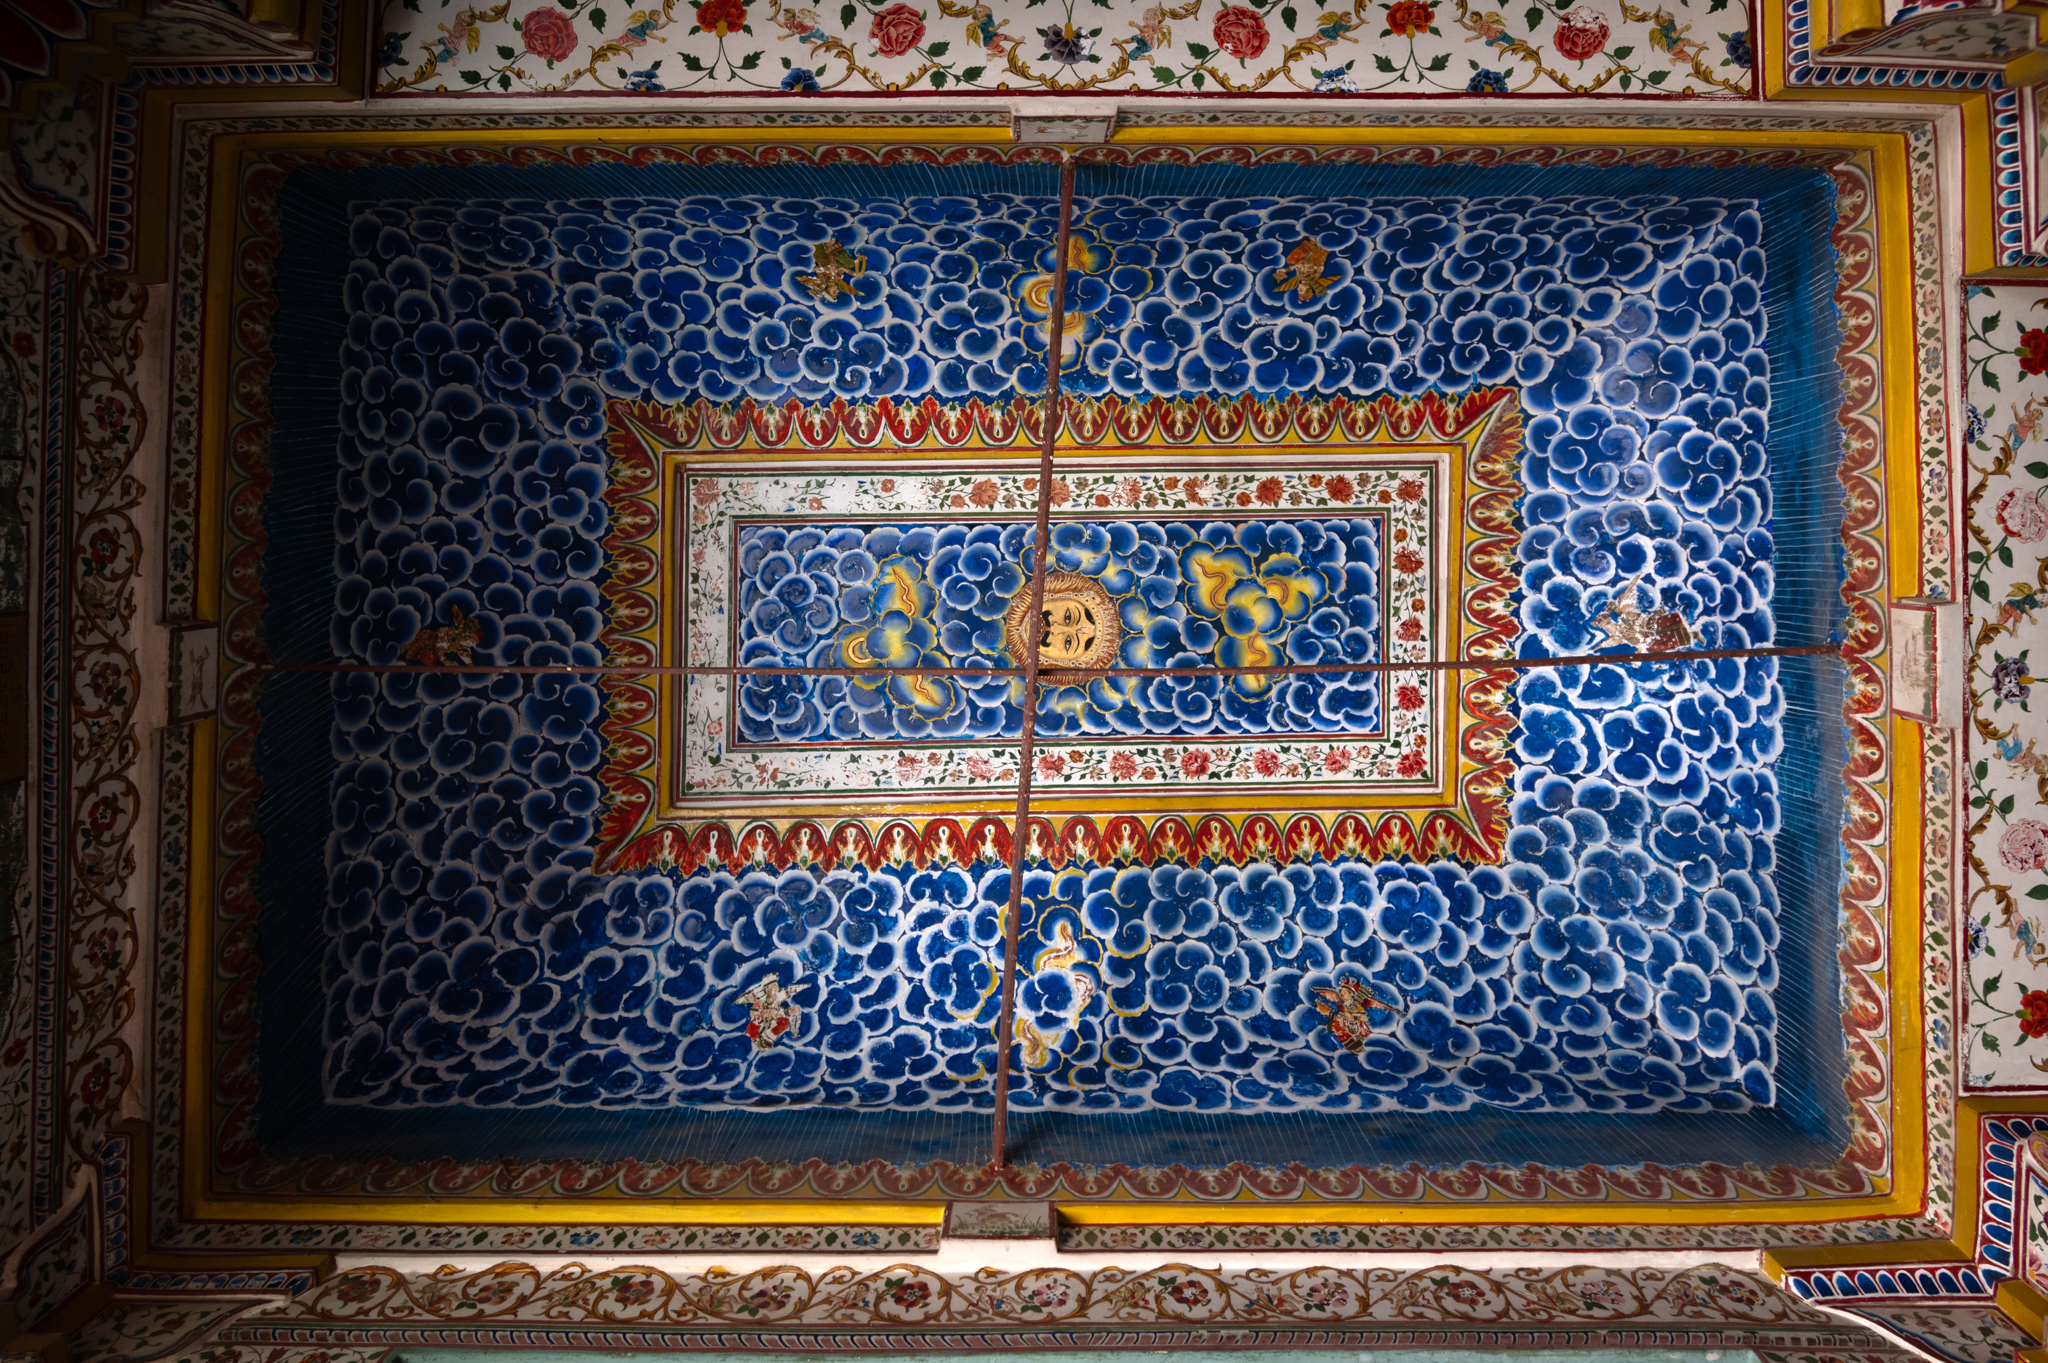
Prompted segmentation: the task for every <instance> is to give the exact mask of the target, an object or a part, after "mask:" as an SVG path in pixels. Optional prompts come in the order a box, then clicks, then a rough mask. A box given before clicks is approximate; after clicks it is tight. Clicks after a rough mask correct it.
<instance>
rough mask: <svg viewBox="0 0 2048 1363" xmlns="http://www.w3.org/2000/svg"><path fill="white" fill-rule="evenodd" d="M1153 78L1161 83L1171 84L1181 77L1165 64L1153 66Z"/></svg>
mask: <svg viewBox="0 0 2048 1363" xmlns="http://www.w3.org/2000/svg"><path fill="white" fill-rule="evenodd" d="M1152 79H1153V80H1156V81H1158V82H1159V83H1160V84H1161V85H1171V84H1173V83H1174V82H1175V81H1177V80H1179V79H1180V77H1179V76H1176V75H1174V74H1173V72H1171V71H1169V70H1167V69H1166V68H1165V67H1163V66H1155V67H1153V68H1152Z"/></svg>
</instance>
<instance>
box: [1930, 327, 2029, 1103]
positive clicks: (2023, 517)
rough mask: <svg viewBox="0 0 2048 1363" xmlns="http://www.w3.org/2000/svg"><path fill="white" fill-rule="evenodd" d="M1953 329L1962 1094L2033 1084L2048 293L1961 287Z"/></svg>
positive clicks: (1941, 1021)
mask: <svg viewBox="0 0 2048 1363" xmlns="http://www.w3.org/2000/svg"><path fill="white" fill-rule="evenodd" d="M1968 325H1969V335H1968V345H1969V357H1970V370H1969V402H1970V406H1969V416H1968V429H1967V431H1966V432H1965V434H1966V437H1967V445H1966V454H1967V460H1968V464H1967V469H1968V482H1967V491H1966V502H1965V509H1966V514H1967V517H1968V520H1967V524H1966V532H1967V534H1968V536H1969V547H1968V550H1967V552H1966V554H1965V556H1964V557H1965V561H1966V565H1967V571H1966V573H1965V580H1966V584H1967V585H1966V587H1965V593H1966V595H1967V598H1968V602H1969V645H1970V724H1971V727H1972V729H1973V730H1974V734H1975V739H1976V744H1975V747H1976V752H1975V755H1974V757H1973V760H1972V761H1971V763H1970V766H1969V768H1968V772H1967V776H1968V781H1969V808H1970V816H1969V829H1970V833H1969V847H1968V855H1969V863H1970V870H1971V875H1970V889H1969V897H1968V900H1967V902H1966V904H1965V907H1964V913H1965V916H1966V924H1965V931H1964V935H1963V942H1962V953H1961V954H1962V957H1963V961H1964V968H1965V970H1966V972H1967V993H1966V1002H1965V1006H1964V1012H1963V1020H1964V1022H1963V1025H1964V1033H1963V1036H1962V1038H1961V1040H1962V1045H1963V1056H1964V1067H1965V1070H1966V1072H1967V1074H1968V1076H1969V1083H1970V1085H1971V1086H1972V1087H1976V1088H1996V1087H2005V1086H2015V1085H2017V1086H2023V1087H2024V1086H2032V1085H2038V1084H2041V1083H2043V1082H2048V1081H2044V1080H2043V1079H2042V1077H2041V1076H2042V1073H2043V1072H2044V1071H2048V1048H2044V1047H2043V1046H2042V1045H2041V1038H2042V1037H2044V1036H2048V928H2044V926H2043V922H2044V911H2043V908H2042V905H2043V903H2044V901H2048V751H2044V748H2048V726H2044V723H2043V715H2042V712H2040V711H2037V710H2035V709H2034V708H2033V707H2034V705H2035V704H2036V703H2037V701H2038V699H2039V698H2038V697H2036V696H2035V695H2034V692H2033V688H2034V686H2035V680H2034V675H2033V672H2032V670H2031V669H2032V668H2033V666H2034V665H2035V660H2036V659H2040V660H2042V664H2043V666H2044V667H2048V648H2044V642H2048V635H2044V634H2043V625H2044V620H2043V617H2042V606H2043V603H2044V601H2048V504H2044V503H2048V452H2044V450H2043V449H2042V448H2041V447H2042V445H2043V443H2044V436H2048V431H2044V430H2043V429H2042V423H2043V419H2044V417H2048V294H2043V293H2042V292H2041V291H2039V290H2036V289H2026V288H2000V289H1988V288H1974V289H1972V290H1971V291H1970V298H1969V303H1968ZM1947 966H1948V962H1947V961H1945V960H1943V961H1940V962H1939V963H1938V964H1937V967H1936V968H1937V969H1942V970H1946V969H1947ZM1947 1023H1948V1020H1947V1019H1946V1018H1936V1019H1933V1020H1932V1021H1931V1025H1932V1026H1935V1027H1946V1026H1947Z"/></svg>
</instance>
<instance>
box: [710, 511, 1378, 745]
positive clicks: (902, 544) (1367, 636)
mask: <svg viewBox="0 0 2048 1363" xmlns="http://www.w3.org/2000/svg"><path fill="white" fill-rule="evenodd" d="M1379 538H1380V522H1379V521H1377V520H1374V519H1366V518H1360V519H1344V520H1302V521H1266V520H1252V521H1236V522H1223V521H1210V522H1203V521H1193V520H1180V521H1136V522H1132V521H1117V522H1106V523H1102V522H1091V521H1061V522H1057V523H1056V524H1055V525H1054V527H1053V532H1052V554H1051V557H1050V558H1049V560H1048V564H1047V566H1048V568H1049V570H1051V571H1054V572H1060V573H1070V574H1074V575H1076V576H1080V577H1084V578H1087V579H1089V580H1090V581H1091V582H1093V583H1095V584H1098V585H1099V587H1100V589H1101V591H1102V593H1103V596H1104V597H1105V598H1107V600H1108V601H1109V603H1110V606H1111V608H1113V609H1114V611H1115V618H1114V620H1112V621H1108V622H1105V623H1108V624H1109V625H1110V626H1111V627H1112V628H1115V629H1116V630H1118V632H1119V633H1120V634H1121V636H1122V644H1121V647H1120V648H1119V649H1118V650H1117V652H1116V655H1115V656H1116V658H1117V660H1118V661H1120V662H1121V663H1122V664H1123V665H1125V666H1129V667H1160V668H1164V667H1187V666H1192V665H1196V664H1199V663H1200V662H1202V661H1204V660H1209V661H1213V662H1215V663H1217V664H1219V665H1222V666H1226V667H1258V666H1262V665H1271V666H1285V665H1288V664H1291V663H1317V662H1371V661H1376V660H1378V659H1379V658H1380V657H1381V656H1382V654H1381V648H1382V642H1383V640H1382V621H1381V607H1380V596H1381V591H1382V588H1381V578H1380V542H1379ZM1029 546H1030V527H1028V526H1024V525H1019V524H1017V523H1014V522H1012V523H1007V524H986V525H971V524H954V525H944V526H941V525H924V526H905V525H841V524H833V525H815V524H805V525H800V526H795V525H793V526H779V525H746V526H742V527H739V528H738V530H737V532H736V544H735V553H736V555H737V557H738V561H739V567H740V573H741V576H740V577H739V579H738V582H737V588H736V590H737V595H736V599H735V607H736V610H737V613H738V615H739V618H740V622H741V623H740V626H739V629H738V631H737V636H736V645H737V651H738V657H739V661H740V662H741V663H742V664H743V665H752V666H759V667H777V668H787V667H804V666H824V667H878V668H882V669H892V668H893V669H897V670H899V671H902V670H908V669H913V668H945V669H949V670H957V671H959V672H961V673H962V675H961V676H960V677H959V678H958V679H957V680H955V679H953V678H909V677H901V678H895V679H890V678H886V677H883V676H879V675H877V676H870V677H865V678H855V679H853V680H851V681H847V680H843V679H839V678H801V677H787V676H767V677H747V678H744V679H743V680H742V681H741V682H740V684H739V686H738V688H737V704H736V728H737V731H738V733H737V737H738V738H739V740H740V741H741V742H743V743H751V744H759V745H771V744H777V743H805V742H817V741H819V740H821V739H845V738H866V739H877V738H913V737H927V736H934V735H936V736H942V737H960V738H979V739H998V738H1009V737H1014V736H1015V735H1017V734H1018V733H1020V732H1022V727H1023V714H1022V711H1021V709H1020V708H1019V692H1020V690H1021V688H1020V687H1019V686H1018V685H1017V684H1016V683H1015V682H1014V681H1013V680H1012V679H1009V678H996V679H992V680H990V679H983V680H980V681H977V680H975V678H974V677H973V675H972V674H973V673H974V671H975V670H976V669H985V668H993V667H1017V666H1021V665H1022V658H1021V657H1018V656H1016V655H1015V654H1014V652H1013V650H1012V649H1011V648H1010V645H1009V640H1008V635H1007V633H1006V630H1005V624H1004V622H1005V618H1006V616H1007V614H1008V612H1009V611H1010V609H1011V606H1012V604H1013V603H1014V602H1015V601H1016V600H1017V597H1018V593H1019V592H1021V591H1023V590H1024V589H1025V587H1026V586H1027V584H1028V583H1029V580H1030V578H1029V572H1030V548H1029ZM1381 721H1382V711H1381V702H1380V685H1379V678H1378V675H1377V674H1372V673H1367V674H1361V675H1356V676H1351V677H1324V676H1315V675H1305V676H1296V677H1285V678H1260V677H1256V676H1248V677H1241V678H1238V679H1236V680H1234V681H1232V682H1229V683H1228V684H1219V683H1218V682H1217V681H1216V680H1215V679H1209V678H1199V677H1160V678H1119V679H1103V680H1098V681H1093V682H1089V683H1086V684H1081V683H1074V682H1066V681H1061V680H1059V679H1057V678H1055V680H1054V683H1053V684H1052V685H1049V686H1047V687H1046V688H1045V690H1044V693H1043V695H1042V697H1041V702H1040V705H1039V710H1038V720H1037V725H1038V731H1039V732H1040V733H1041V734H1060V733H1068V734H1099V735H1126V736H1138V735H1157V734H1188V733H1215V734H1259V733H1371V732H1375V731H1377V730H1378V729H1379V728H1380V727H1381Z"/></svg>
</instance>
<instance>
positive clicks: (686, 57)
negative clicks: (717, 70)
mask: <svg viewBox="0 0 2048 1363" xmlns="http://www.w3.org/2000/svg"><path fill="white" fill-rule="evenodd" d="M682 55H683V66H684V68H685V69H686V70H690V71H702V70H703V69H704V61H703V59H702V58H701V57H694V56H692V55H690V54H689V53H688V52H685V53H683V54H682Z"/></svg>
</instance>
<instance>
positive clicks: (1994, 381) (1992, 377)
mask: <svg viewBox="0 0 2048 1363" xmlns="http://www.w3.org/2000/svg"><path fill="white" fill-rule="evenodd" d="M1984 386H1985V387H1986V388H1989V389H1990V390H1991V391H1992V392H1994V393H1998V392H2003V391H2004V390H2003V389H2001V388H2000V387H1999V386H1998V375H1997V374H1995V373H1993V372H1992V370H1991V366H1990V365H1988V364H1987V365H1985V366H1984Z"/></svg>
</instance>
